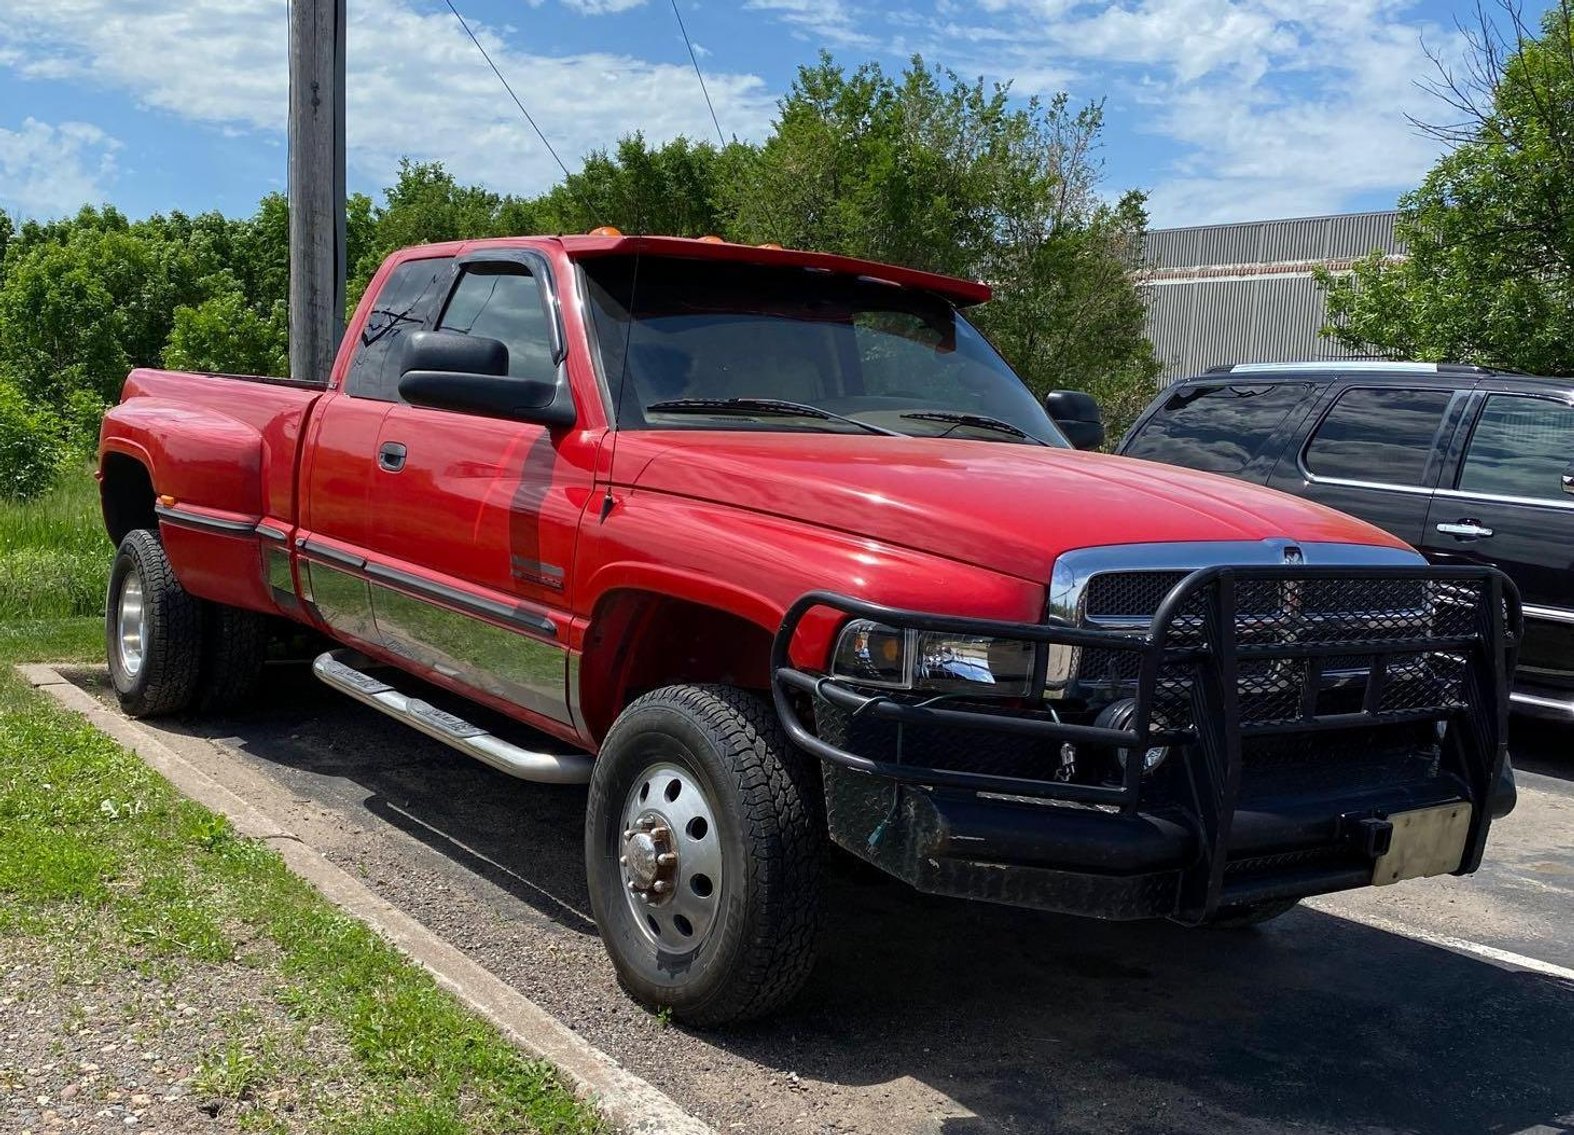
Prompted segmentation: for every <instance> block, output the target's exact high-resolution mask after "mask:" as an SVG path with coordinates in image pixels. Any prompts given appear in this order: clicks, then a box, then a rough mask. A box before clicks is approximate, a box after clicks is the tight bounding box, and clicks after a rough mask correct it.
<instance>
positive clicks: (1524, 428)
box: [1459, 394, 1574, 501]
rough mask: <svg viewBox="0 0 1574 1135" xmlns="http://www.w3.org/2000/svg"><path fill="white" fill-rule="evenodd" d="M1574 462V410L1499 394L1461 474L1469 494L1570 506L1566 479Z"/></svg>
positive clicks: (1472, 443)
mask: <svg viewBox="0 0 1574 1135" xmlns="http://www.w3.org/2000/svg"><path fill="white" fill-rule="evenodd" d="M1571 460H1574V407H1569V406H1560V405H1558V404H1557V403H1555V402H1548V401H1547V400H1546V399H1544V398H1518V397H1515V396H1513V395H1511V394H1494V395H1492V397H1490V398H1488V399H1487V404H1486V406H1485V407H1483V408H1482V410H1481V418H1480V420H1479V421H1477V422H1476V429H1475V432H1474V433H1473V434H1471V436H1470V449H1469V450H1468V451H1467V452H1466V454H1465V465H1464V468H1463V469H1462V470H1461V471H1460V474H1459V487H1460V488H1461V489H1462V490H1464V491H1465V492H1468V493H1485V494H1489V495H1492V496H1505V497H1530V498H1532V499H1537V500H1556V501H1566V500H1568V499H1570V498H1569V497H1568V496H1567V495H1566V494H1565V493H1564V492H1563V474H1564V473H1566V472H1567V471H1568V469H1569V462H1570V461H1571Z"/></svg>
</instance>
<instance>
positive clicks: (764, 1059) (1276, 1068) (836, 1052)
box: [177, 674, 1574, 1135]
mask: <svg viewBox="0 0 1574 1135" xmlns="http://www.w3.org/2000/svg"><path fill="white" fill-rule="evenodd" d="M276 677H277V679H278V680H277V682H276V685H275V689H274V691H273V692H272V693H271V694H270V697H269V702H270V704H272V705H277V706H284V707H287V708H283V709H278V710H270V711H265V712H262V713H259V714H257V715H255V716H253V717H250V718H246V719H244V720H234V721H227V722H214V723H208V722H203V723H201V725H200V726H192V727H188V731H190V732H193V733H197V734H200V735H206V736H224V737H231V736H236V737H238V738H239V740H240V742H241V744H242V745H243V747H244V749H245V750H246V751H247V752H249V753H251V754H253V755H254V756H256V757H259V758H261V759H262V760H264V761H266V762H269V763H271V764H273V765H275V766H278V767H279V768H280V769H281V770H292V771H293V772H294V773H298V774H306V775H307V780H308V781H311V782H313V783H315V781H316V780H322V781H323V782H324V783H327V782H328V781H335V782H337V781H341V780H342V781H347V782H349V783H351V784H353V785H355V786H357V792H356V798H357V799H359V798H361V797H363V796H364V807H365V808H366V809H367V810H368V811H370V813H371V814H372V815H374V816H376V817H378V818H380V819H383V820H386V821H387V822H388V823H390V824H393V825H395V826H397V827H399V828H401V829H402V830H404V831H405V832H407V833H409V834H410V835H412V836H414V837H415V838H416V839H418V840H420V841H421V842H423V843H424V844H425V845H426V846H427V847H429V848H430V849H432V850H433V851H435V852H437V853H438V854H440V855H441V856H444V857H446V859H447V860H448V861H449V862H450V863H451V864H452V865H453V866H454V867H455V868H456V869H457V870H459V871H462V872H466V873H472V874H475V875H478V876H481V877H484V878H486V879H488V880H489V881H490V882H492V883H493V884H495V885H496V886H497V887H498V888H501V889H502V890H503V891H505V892H507V894H509V895H511V896H513V897H514V898H516V899H517V900H518V901H519V902H520V903H523V904H526V905H527V906H529V907H530V908H532V909H534V910H535V911H537V912H539V913H540V914H542V915H544V916H545V917H547V918H550V919H553V920H554V921H556V922H557V923H558V924H560V925H562V926H565V927H567V928H569V929H571V930H573V931H575V932H577V933H580V934H587V935H588V934H594V932H595V928H594V926H593V925H591V924H590V923H589V921H588V919H587V918H586V917H585V913H586V912H587V911H588V909H589V904H588V900H587V897H586V894H585V884H584V872H583V866H582V861H581V839H582V815H583V809H584V798H585V796H584V792H583V790H578V789H562V788H548V787H544V786H538V785H528V784H522V783H519V782H517V781H513V780H510V779H509V778H507V777H505V776H502V775H500V774H497V773H494V772H492V771H491V770H489V769H486V768H484V767H481V766H479V765H476V764H473V763H470V762H468V761H466V760H464V759H463V758H460V757H457V756H455V755H453V754H450V753H449V752H448V751H447V750H445V749H443V748H442V747H441V746H439V745H436V744H434V743H431V742H427V741H426V740H424V739H423V738H420V737H417V736H415V735H413V734H411V733H409V732H407V731H405V730H404V729H403V728H402V727H400V726H398V725H397V724H394V723H392V722H389V721H386V720H384V719H382V718H380V717H378V715H376V714H374V713H372V712H371V711H369V710H366V709H363V708H362V707H359V706H356V705H354V704H352V703H350V702H348V701H345V700H343V699H338V698H336V697H335V696H334V695H332V694H331V693H328V692H326V691H320V690H318V689H317V687H316V686H315V684H314V683H312V682H311V681H310V679H309V678H308V677H305V676H303V675H301V674H283V675H278V676H276ZM177 728H178V727H177ZM1535 759H1541V758H1535ZM1547 759H1552V758H1547ZM1554 763H1556V761H1555V760H1554ZM1567 763H1570V764H1574V761H1568V762H1567ZM1565 775H1570V774H1569V773H1568V772H1567V771H1565ZM292 783H301V782H300V781H292ZM828 899H829V902H828V933H827V938H826V942H825V948H824V952H823V962H822V964H821V966H820V967H819V969H818V970H817V971H816V974H815V977H814V978H813V980H812V982H811V984H810V986H809V988H808V990H807V991H806V993H805V995H804V996H803V997H802V998H801V999H800V1001H799V1002H798V1003H797V1004H796V1005H795V1006H794V1007H793V1008H792V1009H791V1011H790V1012H788V1013H786V1014H785V1015H783V1016H781V1017H778V1018H777V1019H775V1020H772V1021H769V1022H765V1023H760V1024H755V1025H751V1026H748V1027H744V1028H737V1029H733V1030H728V1031H725V1032H715V1033H706V1034H698V1035H697V1036H695V1037H690V1038H686V1040H687V1041H688V1042H689V1043H698V1042H701V1041H702V1042H704V1043H705V1044H708V1045H714V1046H715V1047H716V1048H719V1049H721V1050H723V1051H724V1052H728V1053H731V1054H734V1055H736V1056H739V1057H743V1058H745V1059H747V1060H750V1061H753V1062H756V1063H758V1064H760V1065H764V1066H767V1067H771V1068H779V1069H793V1070H795V1071H797V1072H798V1073H799V1074H800V1075H801V1076H803V1077H805V1078H813V1079H815V1080H820V1081H826V1082H829V1083H832V1084H856V1085H869V1084H883V1083H889V1082H893V1081H897V1080H900V1079H901V1078H904V1077H911V1078H912V1079H914V1080H916V1081H919V1082H920V1083H922V1084H924V1085H927V1086H928V1087H929V1088H931V1089H933V1090H934V1091H935V1092H939V1093H942V1094H944V1095H946V1096H949V1097H951V1098H952V1099H954V1100H956V1101H957V1102H958V1103H960V1104H961V1105H962V1106H963V1107H965V1108H966V1109H968V1110H970V1111H972V1112H973V1113H974V1114H975V1116H976V1118H968V1119H949V1120H946V1121H945V1122H944V1123H943V1124H941V1125H940V1126H939V1127H938V1128H937V1129H938V1130H943V1131H945V1132H951V1133H956V1135H962V1133H967V1135H973V1133H976V1132H995V1131H1001V1132H1005V1131H1013V1132H1017V1131H1053V1130H1077V1131H1084V1130H1085V1131H1104V1130H1125V1131H1152V1132H1160V1131H1198V1132H1203V1131H1209V1132H1211V1131H1220V1130H1229V1131H1269V1130H1281V1129H1285V1128H1290V1127H1309V1128H1312V1129H1315V1130H1328V1131H1355V1130H1383V1131H1389V1130H1399V1131H1424V1132H1504V1133H1509V1132H1526V1131H1536V1132H1538V1133H1546V1135H1553V1133H1557V1132H1567V1131H1574V984H1571V983H1568V982H1563V981H1560V980H1557V979H1553V978H1548V977H1544V976H1539V975H1536V974H1531V973H1521V972H1510V971H1507V970H1504V969H1501V968H1499V967H1497V966H1493V965H1490V964H1487V963H1484V962H1481V961H1476V960H1472V959H1470V958H1467V957H1464V956H1461V955H1458V954H1454V953H1451V952H1448V951H1445V950H1441V949H1437V948H1434V947H1431V946H1428V945H1425V944H1422V943H1420V942H1416V941H1413V940H1410V939H1407V938H1404V937H1400V936H1397V935H1393V934H1389V933H1385V932H1382V931H1379V930H1375V929H1372V928H1369V927H1366V926H1362V925H1359V924H1356V923H1352V922H1347V921H1344V920H1342V919H1339V918H1335V917H1332V916H1329V915H1324V914H1320V913H1317V912H1313V911H1309V910H1300V911H1296V912H1294V913H1292V914H1290V915H1288V916H1286V917H1285V918H1283V919H1280V920H1279V921H1277V922H1275V923H1273V924H1272V925H1270V926H1268V927H1265V928H1262V929H1260V930H1256V931H1245V932H1219V931H1195V930H1191V931H1188V930H1184V929H1181V928H1179V927H1174V926H1171V925H1168V924H1163V923H1143V924H1111V923H1098V922H1093V921H1087V920H1080V919H1069V918H1062V917H1056V916H1049V915H1042V914H1036V913H1032V912H1025V911H1017V910H1011V909H1007V908H1002V907H991V906H985V905H979V904H969V903H963V902H957V901H951V900H942V899H936V898H932V897H928V896H922V895H918V894H915V893H914V892H912V891H910V890H908V889H906V888H905V887H902V886H900V885H898V884H895V883H893V882H890V881H887V880H885V879H884V878H883V877H881V876H878V875H876V874H873V873H871V872H870V871H868V870H866V869H864V868H861V867H858V866H855V865H853V864H852V863H850V862H848V861H845V860H843V861H839V862H838V863H837V864H836V865H835V866H834V868H833V870H832V872H831V878H830V880H829V890H828ZM751 1129H755V1130H758V1128H757V1127H752V1125H751Z"/></svg>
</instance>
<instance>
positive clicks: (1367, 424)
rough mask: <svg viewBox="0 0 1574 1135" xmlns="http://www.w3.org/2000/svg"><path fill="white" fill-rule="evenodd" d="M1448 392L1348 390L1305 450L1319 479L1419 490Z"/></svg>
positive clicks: (1307, 463)
mask: <svg viewBox="0 0 1574 1135" xmlns="http://www.w3.org/2000/svg"><path fill="white" fill-rule="evenodd" d="M1452 397H1453V392H1452V391H1449V390H1373V389H1355V390H1347V391H1345V392H1344V393H1343V394H1342V395H1340V396H1339V401H1338V402H1336V403H1334V408H1333V409H1332V410H1330V411H1329V412H1328V416H1327V417H1325V418H1324V419H1323V420H1322V423H1321V424H1320V425H1319V426H1318V427H1317V432H1316V433H1315V434H1313V435H1312V440H1311V443H1310V444H1309V445H1307V447H1306V468H1307V469H1308V470H1309V471H1310V472H1311V473H1312V474H1313V475H1314V476H1317V477H1335V478H1339V479H1340V480H1346V481H1371V482H1373V483H1376V484H1382V485H1420V484H1421V483H1422V481H1423V478H1424V477H1425V475H1426V463H1427V461H1428V460H1430V458H1431V456H1432V448H1433V445H1434V444H1435V442H1436V439H1437V428H1438V426H1439V425H1441V424H1442V421H1443V412H1444V411H1445V410H1447V409H1448V403H1449V399H1451V398H1452Z"/></svg>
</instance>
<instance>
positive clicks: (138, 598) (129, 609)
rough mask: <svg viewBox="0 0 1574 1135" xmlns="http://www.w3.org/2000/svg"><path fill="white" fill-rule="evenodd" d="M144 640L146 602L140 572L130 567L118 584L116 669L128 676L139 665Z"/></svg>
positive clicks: (131, 674)
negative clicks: (117, 662)
mask: <svg viewBox="0 0 1574 1135" xmlns="http://www.w3.org/2000/svg"><path fill="white" fill-rule="evenodd" d="M146 642H147V605H146V601H145V598H144V596H143V591H142V576H141V575H140V574H139V573H138V572H137V571H136V569H135V568H133V569H132V570H131V571H129V572H127V573H126V577H125V579H123V580H122V581H121V584H120V599H119V602H118V603H117V604H116V610H115V647H116V651H117V653H118V654H119V656H120V669H121V671H122V672H123V673H124V674H125V675H126V677H128V678H134V677H136V676H137V673H138V671H140V670H141V669H142V655H143V651H144V649H145V644H146Z"/></svg>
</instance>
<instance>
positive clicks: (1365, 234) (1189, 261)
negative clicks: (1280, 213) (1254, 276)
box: [1143, 210, 1404, 268]
mask: <svg viewBox="0 0 1574 1135" xmlns="http://www.w3.org/2000/svg"><path fill="white" fill-rule="evenodd" d="M1396 216H1397V214H1396V213H1395V212H1394V211H1393V210H1388V211H1385V212H1379V213H1346V214H1341V215H1339V216H1333V217H1294V218H1290V219H1288V220H1280V221H1250V222H1246V223H1244V224H1230V225H1194V226H1191V227H1188V228H1177V229H1153V230H1151V231H1149V232H1148V233H1147V234H1146V236H1145V237H1144V238H1143V255H1144V256H1145V258H1146V259H1147V262H1148V263H1149V264H1150V265H1152V266H1153V267H1155V268H1204V267H1219V266H1223V265H1232V264H1278V263H1286V262H1289V263H1295V262H1305V261H1308V260H1328V259H1333V260H1340V259H1346V260H1347V259H1351V258H1353V257H1358V256H1365V255H1366V254H1367V253H1369V252H1371V251H1372V250H1373V249H1374V248H1375V249H1381V250H1382V251H1384V252H1387V253H1390V254H1398V253H1402V252H1403V251H1404V249H1403V247H1402V246H1401V245H1400V243H1399V240H1398V238H1397V237H1396V236H1395V235H1394V220H1395V218H1396Z"/></svg>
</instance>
